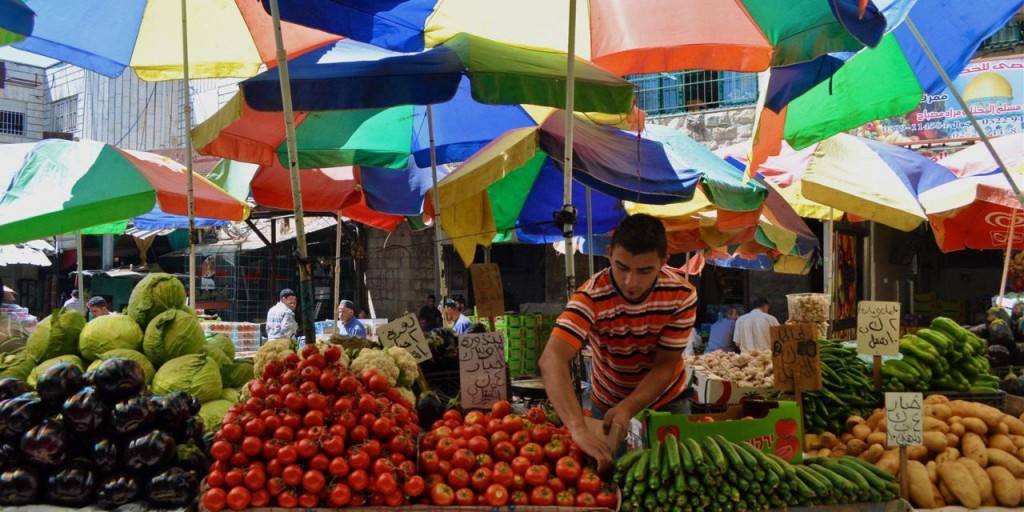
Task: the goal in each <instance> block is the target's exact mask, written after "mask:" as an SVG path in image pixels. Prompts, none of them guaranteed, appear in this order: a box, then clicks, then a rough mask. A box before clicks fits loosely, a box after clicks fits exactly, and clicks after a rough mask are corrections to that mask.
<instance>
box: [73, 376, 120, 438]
mask: <svg viewBox="0 0 1024 512" xmlns="http://www.w3.org/2000/svg"><path fill="white" fill-rule="evenodd" d="M62 411H63V415H64V425H65V428H66V429H67V430H68V433H70V434H94V433H97V432H99V431H100V429H101V427H102V426H103V424H104V423H105V422H106V418H107V416H108V414H109V411H110V407H109V406H108V405H107V404H106V402H104V401H103V400H102V399H101V398H100V395H99V394H98V393H97V392H96V389H95V388H93V387H84V388H82V389H80V390H79V391H78V392H77V393H75V394H73V395H71V396H70V397H69V398H68V399H67V400H65V401H64V406H63V408H62Z"/></svg>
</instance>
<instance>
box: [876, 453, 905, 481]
mask: <svg viewBox="0 0 1024 512" xmlns="http://www.w3.org/2000/svg"><path fill="white" fill-rule="evenodd" d="M875 465H876V466H878V467H879V468H881V469H883V470H885V471H888V472H889V474H891V475H892V476H896V474H897V473H899V472H900V451H899V450H898V449H895V448H893V449H891V450H889V451H887V452H885V454H884V455H882V458H880V459H878V462H876V463H875Z"/></svg>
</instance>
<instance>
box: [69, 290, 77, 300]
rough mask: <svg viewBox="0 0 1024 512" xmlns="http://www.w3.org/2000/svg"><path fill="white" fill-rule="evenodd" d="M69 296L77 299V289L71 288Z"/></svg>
mask: <svg viewBox="0 0 1024 512" xmlns="http://www.w3.org/2000/svg"><path fill="white" fill-rule="evenodd" d="M71 296H72V297H74V298H76V299H77V298H78V290H71Z"/></svg>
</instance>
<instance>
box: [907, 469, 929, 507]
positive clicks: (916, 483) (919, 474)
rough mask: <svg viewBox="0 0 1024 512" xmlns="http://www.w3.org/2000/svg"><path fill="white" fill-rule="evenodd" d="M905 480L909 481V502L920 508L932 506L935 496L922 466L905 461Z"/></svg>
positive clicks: (926, 471)
mask: <svg viewBox="0 0 1024 512" xmlns="http://www.w3.org/2000/svg"><path fill="white" fill-rule="evenodd" d="M907 478H908V479H909V480H910V502H911V503H913V504H914V505H915V506H917V507H921V508H927V507H930V506H932V502H933V501H935V495H934V494H932V482H931V480H930V479H929V478H928V470H927V469H926V468H925V467H924V464H921V463H920V462H918V461H916V460H911V461H907Z"/></svg>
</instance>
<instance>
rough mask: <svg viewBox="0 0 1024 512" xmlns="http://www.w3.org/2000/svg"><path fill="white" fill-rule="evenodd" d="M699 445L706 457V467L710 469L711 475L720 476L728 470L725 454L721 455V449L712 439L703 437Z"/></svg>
mask: <svg viewBox="0 0 1024 512" xmlns="http://www.w3.org/2000/svg"><path fill="white" fill-rule="evenodd" d="M700 444H701V447H702V448H704V452H705V453H706V454H707V456H708V466H709V467H710V468H711V473H712V474H714V475H721V474H722V473H725V472H726V471H728V470H729V463H728V462H727V461H726V459H725V454H723V453H722V449H721V448H720V447H719V446H718V443H716V442H715V441H714V439H712V438H711V437H705V438H704V439H703V440H702V441H701V443H700Z"/></svg>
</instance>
